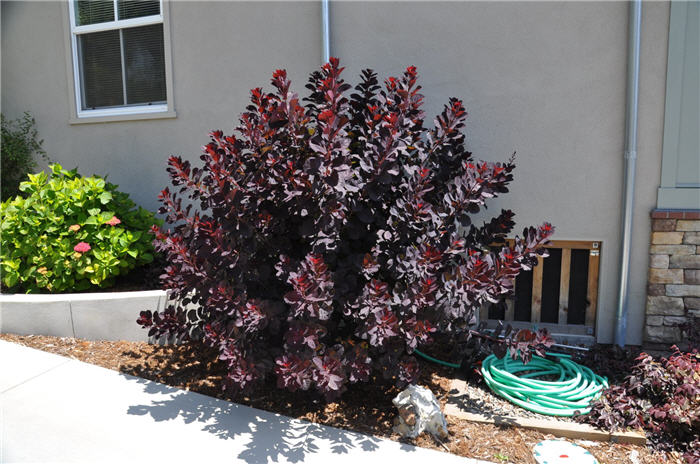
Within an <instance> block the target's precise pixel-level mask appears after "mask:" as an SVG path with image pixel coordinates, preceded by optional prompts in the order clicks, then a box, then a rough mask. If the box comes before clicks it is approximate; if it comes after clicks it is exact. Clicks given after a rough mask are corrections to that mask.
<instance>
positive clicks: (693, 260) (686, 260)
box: [668, 255, 700, 269]
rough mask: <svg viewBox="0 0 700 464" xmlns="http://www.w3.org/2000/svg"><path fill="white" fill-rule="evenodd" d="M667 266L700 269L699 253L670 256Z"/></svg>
mask: <svg viewBox="0 0 700 464" xmlns="http://www.w3.org/2000/svg"><path fill="white" fill-rule="evenodd" d="M668 267H669V268H672V269H675V268H681V269H700V255H681V256H671V257H670V258H669V263H668Z"/></svg>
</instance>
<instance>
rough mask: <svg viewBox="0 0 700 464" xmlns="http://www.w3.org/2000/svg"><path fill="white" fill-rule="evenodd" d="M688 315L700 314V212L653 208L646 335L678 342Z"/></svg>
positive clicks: (650, 339) (658, 340)
mask: <svg viewBox="0 0 700 464" xmlns="http://www.w3.org/2000/svg"><path fill="white" fill-rule="evenodd" d="M691 317H700V212H696V211H685V212H682V211H681V212H676V211H670V212H669V211H654V212H653V213H652V233H651V247H650V257H649V285H648V289H647V308H646V330H645V339H646V340H647V341H649V342H660V343H678V342H680V341H682V340H681V338H682V337H681V331H680V329H679V328H678V325H679V324H682V323H684V322H687V321H688V319H690V318H691Z"/></svg>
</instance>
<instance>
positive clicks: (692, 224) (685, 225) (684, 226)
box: [676, 219, 700, 232]
mask: <svg viewBox="0 0 700 464" xmlns="http://www.w3.org/2000/svg"><path fill="white" fill-rule="evenodd" d="M676 230H679V231H693V232H694V231H700V221H698V220H692V219H691V220H687V219H686V220H682V219H681V220H679V221H678V222H677V223H676Z"/></svg>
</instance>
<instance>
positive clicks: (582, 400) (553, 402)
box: [414, 350, 608, 416]
mask: <svg viewBox="0 0 700 464" xmlns="http://www.w3.org/2000/svg"><path fill="white" fill-rule="evenodd" d="M414 352H415V353H416V354H417V355H419V356H421V357H422V358H425V359H427V360H428V361H431V362H434V363H437V364H441V365H443V366H447V367H452V368H455V369H458V368H459V367H460V365H459V364H454V363H449V362H446V361H441V360H439V359H436V358H433V357H432V356H428V355H427V354H425V353H422V352H420V351H418V350H414ZM547 355H548V356H550V357H555V359H557V361H552V360H550V359H547V358H542V357H540V356H533V357H532V360H531V361H530V362H529V363H527V364H523V363H522V361H521V360H519V359H518V360H514V359H511V358H510V356H505V357H504V358H503V359H498V358H497V357H496V356H495V355H493V354H492V355H489V356H488V357H487V358H486V359H484V361H483V362H482V364H481V373H482V375H483V376H484V381H485V382H486V384H487V385H488V386H489V388H490V389H491V391H493V392H494V393H496V394H497V395H499V396H502V397H503V398H505V399H507V400H508V401H510V402H512V403H515V404H517V405H518V406H520V407H522V408H524V409H527V410H528V411H532V412H536V413H539V414H545V415H548V416H573V415H574V414H575V413H579V414H586V413H588V412H589V411H590V410H591V403H592V402H593V400H595V399H596V398H598V396H600V393H601V391H602V390H603V389H604V388H607V387H608V380H607V379H606V378H605V377H601V376H599V375H597V374H596V373H595V372H593V371H592V370H590V369H589V368H588V367H586V366H582V365H580V364H577V363H575V362H574V361H572V360H571V356H570V355H568V354H560V353H547ZM516 374H519V375H516ZM543 376H547V377H549V378H550V379H555V380H542V379H537V378H538V377H543Z"/></svg>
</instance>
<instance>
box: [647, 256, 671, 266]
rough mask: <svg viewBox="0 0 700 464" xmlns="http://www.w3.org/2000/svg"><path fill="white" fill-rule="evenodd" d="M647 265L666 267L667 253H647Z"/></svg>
mask: <svg viewBox="0 0 700 464" xmlns="http://www.w3.org/2000/svg"><path fill="white" fill-rule="evenodd" d="M649 267H651V268H654V269H668V255H649Z"/></svg>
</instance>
